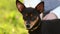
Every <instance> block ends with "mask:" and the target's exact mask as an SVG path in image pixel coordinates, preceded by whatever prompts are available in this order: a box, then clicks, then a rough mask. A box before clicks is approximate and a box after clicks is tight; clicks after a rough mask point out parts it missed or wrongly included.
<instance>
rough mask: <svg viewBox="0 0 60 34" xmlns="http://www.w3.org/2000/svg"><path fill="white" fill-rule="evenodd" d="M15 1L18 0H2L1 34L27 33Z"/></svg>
mask: <svg viewBox="0 0 60 34" xmlns="http://www.w3.org/2000/svg"><path fill="white" fill-rule="evenodd" d="M20 1H21V2H23V0H20ZM15 3H16V0H0V34H27V30H26V28H25V27H24V21H23V19H22V15H21V13H19V11H18V10H17V8H16V4H15Z"/></svg>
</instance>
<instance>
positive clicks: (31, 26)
mask: <svg viewBox="0 0 60 34" xmlns="http://www.w3.org/2000/svg"><path fill="white" fill-rule="evenodd" d="M16 6H17V8H18V10H19V12H20V13H21V14H22V15H23V19H24V22H25V25H26V28H27V30H28V32H29V34H58V33H60V32H58V31H60V29H59V30H58V29H57V28H60V27H57V26H60V25H59V24H60V20H59V19H54V20H41V18H40V14H41V13H43V11H44V2H43V1H42V2H40V3H39V4H38V5H37V6H36V7H35V8H31V7H29V8H26V7H25V6H24V4H23V3H21V2H20V1H19V0H16ZM57 22H58V23H57ZM55 23H56V24H58V25H56V24H55ZM51 25H52V26H51ZM55 26H56V27H57V28H55ZM49 28H51V29H49ZM54 28H55V29H54ZM56 29H57V30H56ZM55 30H56V31H57V32H58V33H57V32H56V31H55Z"/></svg>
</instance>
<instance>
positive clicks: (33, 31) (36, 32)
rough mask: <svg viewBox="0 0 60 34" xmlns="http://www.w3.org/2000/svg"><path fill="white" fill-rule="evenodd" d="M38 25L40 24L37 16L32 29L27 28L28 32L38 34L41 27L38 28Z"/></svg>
mask: <svg viewBox="0 0 60 34" xmlns="http://www.w3.org/2000/svg"><path fill="white" fill-rule="evenodd" d="M40 25H41V19H40V17H39V20H38V21H37V23H36V24H35V25H34V26H33V29H31V30H28V32H29V34H40V32H41V30H40V29H41V28H40Z"/></svg>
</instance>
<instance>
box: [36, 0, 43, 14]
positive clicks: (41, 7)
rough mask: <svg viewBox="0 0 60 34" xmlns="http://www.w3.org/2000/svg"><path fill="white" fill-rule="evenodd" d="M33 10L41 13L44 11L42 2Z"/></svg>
mask: <svg viewBox="0 0 60 34" xmlns="http://www.w3.org/2000/svg"><path fill="white" fill-rule="evenodd" d="M35 9H37V10H38V11H40V13H41V12H43V11H44V1H42V2H40V3H39V4H38V5H37V6H36V7H35Z"/></svg>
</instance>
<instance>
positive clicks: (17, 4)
mask: <svg viewBox="0 0 60 34" xmlns="http://www.w3.org/2000/svg"><path fill="white" fill-rule="evenodd" d="M16 6H17V8H18V10H19V11H20V12H22V10H23V9H24V8H25V6H24V4H23V3H21V2H20V1H19V0H16Z"/></svg>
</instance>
